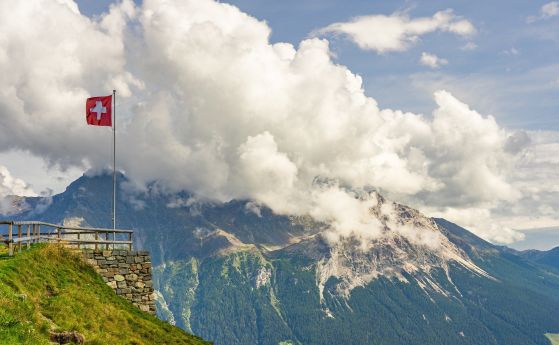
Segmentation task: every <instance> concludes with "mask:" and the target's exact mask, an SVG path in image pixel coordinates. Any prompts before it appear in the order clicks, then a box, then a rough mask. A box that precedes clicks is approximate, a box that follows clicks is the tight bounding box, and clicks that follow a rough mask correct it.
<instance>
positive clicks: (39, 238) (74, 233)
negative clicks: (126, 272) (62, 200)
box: [0, 221, 133, 256]
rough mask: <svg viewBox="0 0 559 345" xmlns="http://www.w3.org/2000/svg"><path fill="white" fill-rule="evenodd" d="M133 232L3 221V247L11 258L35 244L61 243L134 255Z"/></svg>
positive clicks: (0, 226) (0, 224)
mask: <svg viewBox="0 0 559 345" xmlns="http://www.w3.org/2000/svg"><path fill="white" fill-rule="evenodd" d="M132 234H133V231H132V230H121V229H103V228H81V227H74V226H63V225H58V224H51V223H45V222H36V221H25V222H18V221H0V243H4V244H6V246H8V252H9V255H10V256H11V255H13V254H14V251H15V250H17V251H20V252H21V250H22V247H23V246H26V247H27V249H29V248H30V247H31V244H33V243H39V242H58V243H63V244H65V245H71V246H77V247H78V248H82V247H85V248H93V249H95V250H99V249H103V248H105V249H110V248H111V247H112V248H113V249H114V248H119V249H120V248H126V249H128V250H130V251H132Z"/></svg>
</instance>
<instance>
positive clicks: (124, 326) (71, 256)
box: [0, 245, 209, 345]
mask: <svg viewBox="0 0 559 345" xmlns="http://www.w3.org/2000/svg"><path fill="white" fill-rule="evenodd" d="M49 331H57V332H61V331H78V332H79V333H81V334H83V335H84V336H85V339H86V344H115V345H117V344H137V345H140V344H209V343H207V342H204V341H203V340H202V339H200V338H198V337H194V336H192V335H189V334H187V333H186V332H184V331H183V330H181V329H179V328H177V327H174V326H172V325H169V324H168V323H166V322H163V321H161V320H159V319H157V318H156V317H154V316H151V315H149V314H147V313H143V312H141V311H140V310H139V309H137V308H136V307H134V306H133V305H132V304H131V303H130V302H128V301H126V300H124V299H122V298H120V297H118V296H117V295H116V294H115V293H114V292H113V290H112V289H111V288H110V287H108V286H107V285H106V284H105V283H104V282H103V280H102V279H101V277H100V276H99V275H97V274H96V273H95V271H94V270H93V268H91V267H90V266H89V265H87V264H86V263H85V262H84V260H83V259H82V258H81V256H80V255H79V254H78V253H75V252H72V251H70V250H68V249H66V248H63V247H61V246H57V245H37V246H34V247H33V248H32V249H31V250H29V251H23V252H22V253H19V254H17V255H15V256H12V257H9V256H7V253H6V249H5V247H3V246H0V344H49Z"/></svg>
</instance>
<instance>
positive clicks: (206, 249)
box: [10, 176, 559, 345]
mask: <svg viewBox="0 0 559 345" xmlns="http://www.w3.org/2000/svg"><path fill="white" fill-rule="evenodd" d="M120 180H121V181H124V182H123V183H122V184H121V189H122V192H121V193H120V194H119V197H118V205H117V213H118V214H117V219H118V225H119V227H122V228H133V229H134V230H135V241H136V245H137V246H139V247H142V248H143V249H146V250H149V251H150V252H151V255H152V260H153V262H154V264H155V267H154V280H155V282H156V284H155V286H156V289H157V291H158V296H159V298H158V303H159V305H158V309H159V316H160V317H161V318H163V319H166V320H169V322H171V323H174V324H176V325H177V326H179V327H181V328H183V329H185V330H187V331H189V332H192V333H194V334H197V335H199V336H201V337H203V338H204V339H209V340H213V341H215V343H216V344H218V345H220V344H226V345H236V344H276V345H277V344H282V345H287V344H317V345H318V344H434V345H436V344H507V345H508V344H511V345H515V344H518V345H532V344H541V345H543V344H546V345H548V344H549V340H548V339H547V338H546V336H545V334H546V333H559V274H558V272H557V271H556V270H555V269H554V268H552V267H550V266H549V265H547V264H546V265H544V264H542V263H540V262H538V261H537V260H535V259H533V258H530V257H527V256H526V255H523V254H522V253H518V252H515V251H512V250H510V249H508V248H506V247H500V246H495V245H492V244H490V243H488V242H486V241H484V240H482V239H480V238H479V237H477V236H475V235H474V234H472V233H470V232H468V231H467V230H465V229H463V228H461V227H459V226H458V225H455V224H453V223H450V222H448V221H446V220H444V219H431V218H428V217H425V216H424V215H422V214H421V213H420V212H418V211H416V210H414V209H412V208H409V207H406V206H404V205H399V204H397V203H392V202H390V201H388V200H386V199H384V198H383V197H382V196H381V195H379V194H378V193H376V192H374V191H370V192H368V193H365V194H364V195H363V196H362V197H364V198H369V200H374V203H373V204H374V206H373V207H372V208H371V209H370V214H371V217H372V219H376V221H378V224H379V226H380V228H381V229H382V234H381V236H378V237H375V238H372V239H370V240H367V241H365V242H364V241H362V240H360V239H359V238H346V239H344V240H340V241H332V240H331V239H329V237H328V226H327V225H326V224H323V223H320V222H316V221H314V220H313V219H311V218H310V217H290V216H281V215H276V214H274V213H273V212H272V211H271V210H269V209H267V208H266V207H263V206H262V205H258V204H257V203H255V202H253V201H250V200H232V201H230V202H227V203H215V202H211V201H207V200H204V199H202V198H200V197H198V196H195V195H192V194H191V193H188V192H182V193H177V194H172V195H169V194H165V193H162V192H161V188H159V186H158V185H157V184H156V183H154V184H151V185H150V186H148V188H147V189H146V190H145V191H144V192H142V193H141V194H137V193H131V192H127V191H126V190H127V189H126V182H125V178H124V177H121V179H120ZM110 200H111V181H110V177H109V176H96V177H85V176H84V177H82V178H80V179H78V180H77V181H75V182H73V183H72V184H71V185H70V186H69V187H68V188H67V190H66V191H65V192H64V193H61V194H59V195H55V196H53V197H52V198H48V199H45V198H27V199H25V200H23V202H22V201H20V202H19V203H18V207H19V211H17V212H16V213H15V214H12V215H11V216H10V217H11V218H14V217H16V218H25V219H30V218H33V219H41V220H45V221H50V222H62V221H64V220H66V221H70V220H72V221H77V222H81V223H82V224H84V225H85V224H87V225H92V226H108V225H109V224H110V207H111V204H110ZM387 210H388V211H387Z"/></svg>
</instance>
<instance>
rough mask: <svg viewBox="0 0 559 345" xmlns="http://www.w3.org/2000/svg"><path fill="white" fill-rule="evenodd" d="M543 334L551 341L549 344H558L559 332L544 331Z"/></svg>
mask: <svg viewBox="0 0 559 345" xmlns="http://www.w3.org/2000/svg"><path fill="white" fill-rule="evenodd" d="M545 336H546V337H547V339H549V341H551V345H559V334H551V333H546V334H545Z"/></svg>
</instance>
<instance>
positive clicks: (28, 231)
mask: <svg viewBox="0 0 559 345" xmlns="http://www.w3.org/2000/svg"><path fill="white" fill-rule="evenodd" d="M29 248H31V225H29V224H28V225H27V250H29Z"/></svg>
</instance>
